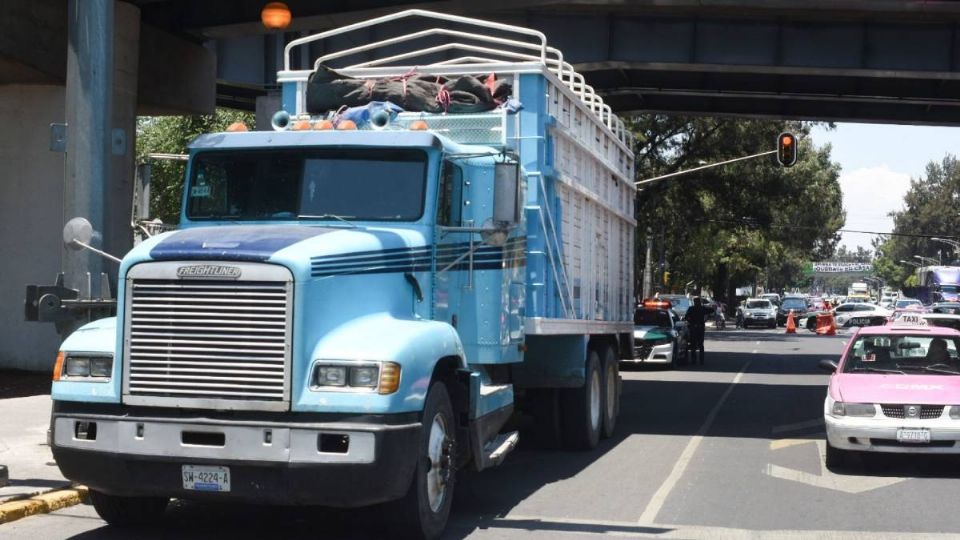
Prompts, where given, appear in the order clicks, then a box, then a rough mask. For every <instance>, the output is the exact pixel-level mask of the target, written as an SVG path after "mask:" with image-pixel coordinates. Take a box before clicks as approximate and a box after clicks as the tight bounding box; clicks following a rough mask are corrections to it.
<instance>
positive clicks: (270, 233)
mask: <svg viewBox="0 0 960 540" xmlns="http://www.w3.org/2000/svg"><path fill="white" fill-rule="evenodd" d="M337 230H339V229H330V228H324V227H312V226H304V225H225V226H218V227H197V228H192V229H184V230H182V231H177V232H175V233H173V234H171V235H169V236H167V237H166V238H164V239H163V240H162V241H161V242H160V243H158V244H157V245H156V246H154V247H153V249H151V250H150V258H152V259H153V260H155V261H168V260H186V259H204V260H211V259H212V260H230V261H254V262H262V261H265V260H267V259H269V258H270V257H271V256H273V254H274V253H276V252H278V251H280V250H281V249H284V248H287V247H290V246H292V245H293V244H296V243H299V242H302V241H304V240H307V239H308V238H313V237H314V236H319V235H322V234H328V233H332V232H335V231H337Z"/></svg>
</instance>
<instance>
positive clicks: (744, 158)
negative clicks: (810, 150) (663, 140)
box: [633, 150, 777, 186]
mask: <svg viewBox="0 0 960 540" xmlns="http://www.w3.org/2000/svg"><path fill="white" fill-rule="evenodd" d="M776 153H777V151H776V150H770V151H767V152H760V153H759V154H753V155H751V156H744V157H738V158H734V159H728V160H726V161H721V162H719V163H711V164H709V165H703V166H701V167H694V168H692V169H687V170H684V171H677V172H672V173H670V174H663V175H660V176H654V177H653V178H647V179H645V180H639V181H637V182H634V183H633V185H635V186H640V185H643V184H648V183H650V182H656V181H657V180H663V179H664V178H671V177H674V176H680V175H681V174H689V173H692V172H697V171H702V170H704V169H712V168H713V167H720V166H722V165H729V164H730V163H736V162H738V161H746V160H748V159H754V158H758V157H762V156H769V155H770V154H776Z"/></svg>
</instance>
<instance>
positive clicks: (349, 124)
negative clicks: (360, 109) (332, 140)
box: [337, 120, 357, 131]
mask: <svg viewBox="0 0 960 540" xmlns="http://www.w3.org/2000/svg"><path fill="white" fill-rule="evenodd" d="M337 129H338V130H340V131H349V130H355V129H357V124H356V123H354V121H353V120H342V121H340V123H338V124H337Z"/></svg>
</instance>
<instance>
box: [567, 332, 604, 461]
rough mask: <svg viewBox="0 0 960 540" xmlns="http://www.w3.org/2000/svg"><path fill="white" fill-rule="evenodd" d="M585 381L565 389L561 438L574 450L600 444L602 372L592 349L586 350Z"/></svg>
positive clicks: (597, 357) (589, 448)
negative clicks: (579, 385) (577, 385)
mask: <svg viewBox="0 0 960 540" xmlns="http://www.w3.org/2000/svg"><path fill="white" fill-rule="evenodd" d="M584 371H585V373H584V374H585V375H586V377H585V379H586V380H585V382H584V384H583V386H581V387H579V388H564V389H563V390H562V392H563V394H562V395H561V407H562V408H563V438H564V442H565V443H566V446H567V447H568V448H572V449H575V450H591V449H593V448H596V446H597V443H599V442H600V429H601V427H602V423H603V420H602V419H603V409H604V407H603V372H602V371H601V367H600V355H599V354H597V351H596V350H595V349H593V348H590V349H589V350H588V351H587V363H586V369H585V370H584Z"/></svg>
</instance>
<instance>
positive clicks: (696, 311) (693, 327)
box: [683, 298, 707, 366]
mask: <svg viewBox="0 0 960 540" xmlns="http://www.w3.org/2000/svg"><path fill="white" fill-rule="evenodd" d="M683 320H685V321H687V328H689V329H690V345H689V347H690V350H691V351H693V354H691V355H690V362H691V363H693V364H696V363H697V356H696V354H697V351H700V356H699V360H700V365H701V366H702V365H703V353H704V351H703V334H704V333H705V332H706V320H707V310H706V309H705V308H704V307H703V305H702V304H701V303H700V298H694V299H693V305H692V306H690V308H689V309H687V313H686V314H685V315H684V316H683Z"/></svg>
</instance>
